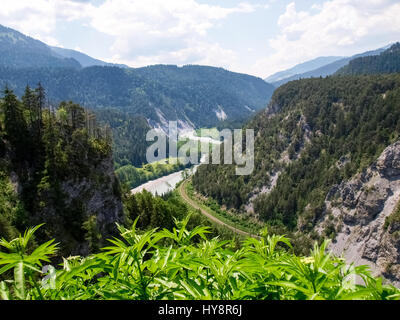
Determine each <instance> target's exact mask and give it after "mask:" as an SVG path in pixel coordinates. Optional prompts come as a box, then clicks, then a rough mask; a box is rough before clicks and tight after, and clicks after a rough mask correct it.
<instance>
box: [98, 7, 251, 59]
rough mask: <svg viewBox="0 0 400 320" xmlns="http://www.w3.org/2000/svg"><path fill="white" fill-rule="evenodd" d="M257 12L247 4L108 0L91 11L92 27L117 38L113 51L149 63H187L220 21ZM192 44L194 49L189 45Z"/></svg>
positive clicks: (120, 57)
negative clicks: (162, 60)
mask: <svg viewBox="0 0 400 320" xmlns="http://www.w3.org/2000/svg"><path fill="white" fill-rule="evenodd" d="M121 8H123V10H121ZM254 10H255V6H253V5H250V4H248V3H241V4H239V5H238V6H237V7H233V8H223V7H220V6H215V5H213V6H212V5H207V4H199V3H197V2H196V1H194V0H169V1H165V0H147V1H129V0H106V1H105V2H104V3H103V4H102V5H100V6H99V7H97V8H96V9H94V10H93V11H92V13H91V26H92V27H94V28H95V29H96V30H98V31H100V32H102V33H105V34H108V35H111V36H113V37H115V42H114V44H113V46H112V47H111V51H112V53H113V54H114V56H115V57H118V58H119V59H122V60H125V61H126V60H136V61H143V60H145V61H149V62H150V58H151V57H157V59H156V60H157V61H158V60H160V59H161V57H163V56H165V57H167V56H169V57H175V56H176V58H177V60H182V61H184V60H186V59H185V57H186V56H189V55H191V54H193V52H195V51H197V48H196V46H197V44H199V43H201V46H202V47H204V44H205V42H206V40H205V37H206V35H207V32H208V31H209V30H210V28H212V27H213V25H214V24H215V23H216V22H217V21H220V20H223V19H225V18H227V17H228V16H229V15H231V14H234V13H248V12H252V11H254ZM193 43H195V44H196V45H195V47H194V48H191V47H189V46H188V45H192V44H193ZM204 49H205V51H210V50H215V45H214V44H212V43H210V47H209V48H208V49H207V48H204ZM196 54H200V55H201V54H202V53H201V52H198V51H197V52H196ZM203 55H204V57H206V56H208V53H207V52H204V54H203ZM165 61H170V60H165ZM158 62H161V61H158ZM171 63H172V62H171Z"/></svg>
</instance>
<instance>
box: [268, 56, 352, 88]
mask: <svg viewBox="0 0 400 320" xmlns="http://www.w3.org/2000/svg"><path fill="white" fill-rule="evenodd" d="M343 58H345V57H336V56H331V57H318V58H315V59H313V60H309V61H306V62H303V63H300V64H297V65H295V66H294V67H292V68H290V69H287V70H283V71H279V72H277V73H274V74H273V75H271V76H269V77H267V78H266V79H265V81H267V82H269V83H274V82H278V81H281V80H284V79H287V78H290V77H293V76H296V75H298V74H301V73H306V72H309V71H312V70H315V69H318V68H321V67H323V66H326V65H328V64H330V63H333V62H335V61H337V60H341V59H343Z"/></svg>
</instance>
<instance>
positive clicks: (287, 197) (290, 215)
mask: <svg viewBox="0 0 400 320" xmlns="http://www.w3.org/2000/svg"><path fill="white" fill-rule="evenodd" d="M399 101H400V76H399V75H398V74H393V75H379V76H378V75H375V76H358V77H328V78H325V79H304V80H300V81H293V82H289V83H287V84H285V85H283V86H281V87H280V88H278V89H277V90H276V91H275V93H274V96H273V98H272V101H271V103H270V105H269V109H270V110H269V112H267V113H266V112H263V113H260V114H258V115H257V116H256V117H255V118H254V119H253V120H252V121H251V122H249V123H248V124H247V125H246V126H245V128H252V129H254V130H255V135H256V140H255V169H254V171H253V173H252V174H251V175H249V176H236V175H235V168H234V166H229V165H221V166H212V165H203V166H201V167H199V169H198V170H197V172H196V174H195V175H194V177H193V185H194V187H195V189H196V190H197V191H199V192H200V193H202V194H204V195H206V196H208V197H212V198H214V199H215V200H216V201H217V202H218V203H219V204H223V205H226V206H228V208H235V209H239V210H244V206H245V204H246V203H247V202H248V200H249V199H250V198H251V197H252V196H253V195H254V192H255V191H257V190H259V191H260V190H262V189H263V187H269V186H270V184H271V181H270V179H269V178H268V177H269V175H270V174H271V176H272V175H273V174H272V173H274V172H277V171H278V172H281V174H280V176H279V178H278V179H277V183H276V186H275V188H273V190H272V192H270V193H267V194H261V195H259V196H258V197H257V198H256V199H255V201H254V211H255V213H256V214H258V215H259V216H260V218H261V219H262V220H264V221H266V222H267V223H268V224H269V225H273V226H276V227H279V226H282V227H285V228H286V230H287V231H286V232H288V231H291V230H296V228H297V227H298V217H299V216H300V215H303V218H304V219H303V220H306V221H304V223H303V226H304V228H305V229H304V230H302V231H306V232H310V231H312V227H313V225H314V223H315V222H316V221H317V219H318V218H319V217H320V215H321V214H322V213H323V211H324V209H325V208H324V200H325V197H326V195H327V193H328V191H329V190H330V189H331V188H332V186H334V185H335V184H339V183H340V182H341V181H343V180H344V179H346V180H347V179H349V178H350V177H351V176H353V175H354V174H356V173H357V172H360V171H362V170H363V169H365V168H366V167H367V166H369V165H370V164H371V163H372V162H373V161H374V160H376V159H377V157H378V156H379V155H380V154H381V152H382V151H383V150H384V148H386V147H387V146H388V145H389V144H391V143H393V142H394V141H396V140H397V139H398V137H399V136H400V125H399V124H400V109H399V108H398V104H399ZM286 151H287V152H288V154H289V157H288V158H289V160H290V156H291V161H286V162H285V161H283V160H282V155H283V154H285V152H286ZM340 159H347V160H346V161H345V162H344V163H343V165H342V166H340V165H338V163H340V161H339V160H340ZM331 231H333V230H331ZM331 234H333V233H332V232H331Z"/></svg>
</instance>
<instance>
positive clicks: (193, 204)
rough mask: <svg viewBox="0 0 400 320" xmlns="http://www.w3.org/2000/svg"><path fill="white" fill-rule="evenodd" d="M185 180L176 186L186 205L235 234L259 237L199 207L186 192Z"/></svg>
mask: <svg viewBox="0 0 400 320" xmlns="http://www.w3.org/2000/svg"><path fill="white" fill-rule="evenodd" d="M187 182H188V180H185V181H184V182H182V183H181V185H180V186H179V188H178V192H179V194H180V195H181V197H182V198H183V199H184V200H185V201H186V203H187V204H188V205H190V206H191V207H193V208H194V209H196V210H200V212H201V214H203V215H204V216H206V217H207V218H208V219H210V220H211V221H213V222H215V223H217V224H219V225H221V226H224V227H225V228H228V229H229V230H231V231H233V232H235V233H237V234H240V235H242V236H246V237H253V238H256V239H259V238H260V237H259V236H256V235H254V234H250V233H248V232H246V231H243V230H240V229H237V228H235V227H232V226H230V225H229V224H226V223H225V222H223V221H221V220H219V219H218V218H216V217H214V216H213V215H211V214H209V213H208V212H207V211H206V210H204V209H203V208H201V207H200V206H199V205H198V204H197V203H196V202H195V201H193V200H192V199H191V198H190V197H189V196H188V195H187V194H186V191H185V185H186V184H187Z"/></svg>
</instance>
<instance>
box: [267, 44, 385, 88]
mask: <svg viewBox="0 0 400 320" xmlns="http://www.w3.org/2000/svg"><path fill="white" fill-rule="evenodd" d="M386 49H387V47H384V48H380V49H377V50H371V51H367V52H363V53H360V54H356V55H354V56H351V57H344V58H342V59H338V60H335V61H333V62H331V63H327V64H325V65H323V66H320V67H318V68H315V69H313V70H309V71H306V72H302V73H297V74H295V75H292V76H289V77H286V78H284V79H281V80H278V81H274V82H272V84H273V85H274V86H275V87H279V86H281V85H283V84H285V83H288V82H289V81H293V80H299V79H304V78H319V77H326V76H330V75H333V74H334V73H335V72H337V71H338V70H340V69H341V68H343V67H344V66H346V65H347V64H349V62H350V61H352V60H354V59H358V58H361V57H369V56H376V55H379V54H380V53H382V52H383V51H385V50H386Z"/></svg>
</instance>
